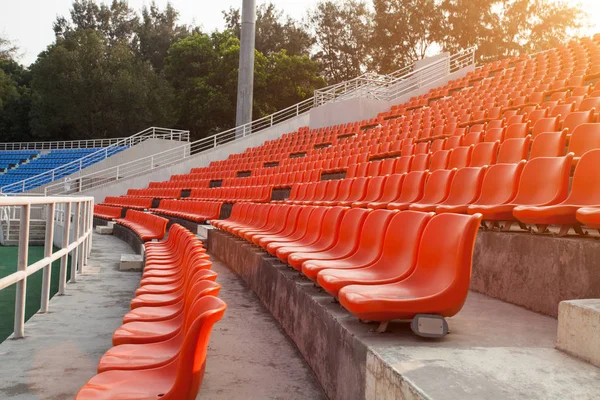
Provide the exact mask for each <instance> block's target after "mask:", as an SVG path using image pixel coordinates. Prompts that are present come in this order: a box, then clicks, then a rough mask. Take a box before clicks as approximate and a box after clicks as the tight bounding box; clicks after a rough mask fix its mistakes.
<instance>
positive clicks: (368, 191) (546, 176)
mask: <svg viewBox="0 0 600 400" xmlns="http://www.w3.org/2000/svg"><path fill="white" fill-rule="evenodd" d="M572 162H573V154H572V153H569V154H568V155H566V156H564V157H539V158H535V159H533V160H530V161H528V162H525V161H520V162H519V163H516V164H495V165H492V166H490V167H466V168H460V169H451V170H449V169H438V170H435V171H413V172H409V173H405V174H393V175H386V176H377V177H372V178H367V177H358V178H346V179H344V180H332V181H321V182H318V183H307V184H300V185H296V186H294V187H293V188H292V192H291V193H290V198H289V199H288V200H286V201H284V203H287V204H295V205H318V206H348V207H353V208H372V209H379V208H388V209H392V210H407V209H410V210H415V211H435V212H436V213H447V212H451V213H469V214H474V213H480V214H482V215H483V218H484V220H486V221H493V222H494V223H496V222H499V221H517V220H518V221H520V222H522V223H527V224H537V225H540V226H542V229H541V230H542V231H545V228H546V226H547V225H550V224H552V225H564V227H563V232H561V234H566V233H567V232H568V229H569V228H570V227H573V228H575V229H576V231H577V232H581V230H580V229H579V225H580V224H581V223H584V224H585V225H587V226H588V227H590V228H596V227H597V226H599V225H600V223H598V222H595V221H594V220H593V219H592V218H593V217H592V214H594V213H592V212H591V211H586V212H585V213H586V214H585V215H586V217H587V219H586V220H585V221H583V220H582V219H579V220H578V219H577V218H576V212H577V210H578V209H579V208H584V207H590V206H592V207H600V189H599V188H600V171H598V168H597V166H598V165H600V164H598V163H600V149H595V150H591V151H589V152H586V153H585V154H584V155H583V157H582V158H581V161H580V162H579V163H578V164H577V167H576V168H575V172H574V174H573V182H572V184H571V188H570V191H569V183H570V172H571V166H572ZM513 211H514V212H513ZM597 215H598V218H600V208H598V214H597ZM599 221H600V220H599Z"/></svg>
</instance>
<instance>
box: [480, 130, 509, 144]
mask: <svg viewBox="0 0 600 400" xmlns="http://www.w3.org/2000/svg"><path fill="white" fill-rule="evenodd" d="M505 132H506V130H505V129H504V128H491V129H488V130H487V131H486V132H485V139H484V141H486V142H502V141H504V134H505Z"/></svg>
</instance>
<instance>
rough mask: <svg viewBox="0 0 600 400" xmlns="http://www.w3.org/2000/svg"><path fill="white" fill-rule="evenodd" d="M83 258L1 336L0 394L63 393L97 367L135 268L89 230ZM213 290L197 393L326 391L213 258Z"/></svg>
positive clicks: (214, 398)
mask: <svg viewBox="0 0 600 400" xmlns="http://www.w3.org/2000/svg"><path fill="white" fill-rule="evenodd" d="M93 245H94V246H93V250H92V255H91V257H90V259H89V266H87V267H85V268H84V273H83V274H82V275H80V276H79V278H78V282H77V283H76V284H69V285H68V286H67V295H65V296H60V297H55V298H53V299H52V300H51V302H50V309H51V312H50V313H48V314H36V315H34V316H33V317H32V318H31V319H30V320H29V321H28V322H27V324H26V325H25V334H26V338H25V339H21V340H11V339H8V340H6V341H4V342H3V343H1V344H0V399H2V400H4V399H11V400H13V399H14V400H38V399H40V400H42V399H43V400H65V399H69V398H71V399H72V398H73V397H74V396H75V394H76V393H77V391H78V390H79V388H81V386H82V385H84V384H85V383H86V382H87V381H88V379H89V378H90V377H92V376H93V375H94V374H95V373H96V367H97V364H98V360H99V359H100V357H101V356H102V355H103V354H104V353H105V352H106V350H108V348H110V346H111V337H112V334H113V331H114V330H115V329H117V328H118V327H119V326H120V325H121V322H122V319H123V315H125V313H126V312H127V311H128V310H129V301H130V300H131V298H132V296H133V294H134V293H135V289H136V288H137V287H138V285H139V280H140V275H139V273H136V272H121V271H119V270H118V263H119V260H120V256H121V254H133V251H132V250H131V248H130V247H129V246H128V245H127V244H125V243H124V242H122V241H121V240H119V239H117V238H115V237H113V236H101V235H96V234H94V242H93ZM214 270H215V271H216V272H218V273H219V278H218V282H219V283H220V284H221V285H222V286H223V288H222V289H221V295H220V297H221V298H222V299H223V300H225V301H226V302H227V304H228V309H227V311H226V313H225V316H224V318H223V320H221V321H220V322H219V323H217V324H216V325H215V329H214V330H213V333H212V336H211V341H210V345H209V350H208V355H207V357H208V361H207V368H206V375H205V378H204V382H203V386H202V388H201V391H200V394H199V396H198V398H202V399H211V400H219V399H228V400H235V399H285V400H288V399H289V400H294V399H325V396H324V394H323V392H322V389H321V387H320V386H319V383H318V382H317V380H316V379H315V377H314V375H313V374H312V371H311V370H310V368H308V366H307V365H306V363H305V362H304V360H303V359H302V356H301V355H300V354H299V352H298V351H297V349H296V347H295V345H294V344H293V342H291V341H290V340H289V339H288V338H287V336H286V335H285V334H284V332H283V331H282V330H281V329H280V327H279V325H278V324H277V322H276V321H275V320H274V319H273V317H272V316H271V315H270V314H269V313H268V312H267V311H266V310H265V309H264V308H263V306H262V305H261V303H260V302H259V300H258V298H256V296H255V295H254V294H253V293H252V292H251V291H250V290H249V289H248V288H247V287H246V286H245V285H244V284H243V282H242V281H241V279H240V278H238V277H237V276H236V275H235V274H234V273H232V272H231V271H229V269H227V267H225V266H223V265H222V264H220V263H218V262H215V264H214Z"/></svg>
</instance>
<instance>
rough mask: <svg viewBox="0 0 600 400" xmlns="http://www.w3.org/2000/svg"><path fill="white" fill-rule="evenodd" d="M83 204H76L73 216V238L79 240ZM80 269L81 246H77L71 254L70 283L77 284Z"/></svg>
mask: <svg viewBox="0 0 600 400" xmlns="http://www.w3.org/2000/svg"><path fill="white" fill-rule="evenodd" d="M80 211H81V203H79V202H77V203H75V214H74V215H73V238H74V239H75V240H77V238H79V213H80ZM78 269H79V246H75V248H74V249H73V252H72V254H71V279H70V280H69V282H73V283H74V282H77V271H78Z"/></svg>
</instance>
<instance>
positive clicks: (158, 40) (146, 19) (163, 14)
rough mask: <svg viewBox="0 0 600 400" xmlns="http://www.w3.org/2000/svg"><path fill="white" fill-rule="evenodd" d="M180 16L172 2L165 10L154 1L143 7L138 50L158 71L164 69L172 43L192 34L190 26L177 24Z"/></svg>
mask: <svg viewBox="0 0 600 400" xmlns="http://www.w3.org/2000/svg"><path fill="white" fill-rule="evenodd" d="M178 18H179V13H178V12H177V10H175V8H173V6H172V5H171V3H167V6H166V7H165V9H164V11H161V10H160V9H159V8H158V6H157V5H156V3H154V1H153V2H152V3H151V4H150V7H146V6H144V8H143V9H142V19H141V21H140V23H139V24H138V26H137V28H136V29H135V33H136V38H137V46H138V52H139V55H140V57H141V58H142V59H144V60H148V61H150V63H151V64H152V66H153V67H154V69H155V70H157V71H161V70H162V69H163V67H164V60H165V58H166V57H167V52H168V51H169V48H170V47H171V45H172V44H173V43H175V42H176V41H177V40H179V39H182V38H184V37H186V36H188V35H189V34H190V30H191V29H190V28H188V27H187V26H184V25H178V24H177V19H178Z"/></svg>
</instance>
